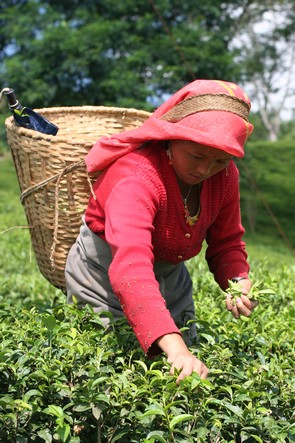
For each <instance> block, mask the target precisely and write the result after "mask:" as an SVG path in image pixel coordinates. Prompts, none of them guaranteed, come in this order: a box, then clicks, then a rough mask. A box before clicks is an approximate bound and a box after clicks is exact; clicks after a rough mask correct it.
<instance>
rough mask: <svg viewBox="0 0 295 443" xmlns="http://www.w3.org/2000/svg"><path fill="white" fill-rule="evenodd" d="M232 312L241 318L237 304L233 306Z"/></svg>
mask: <svg viewBox="0 0 295 443" xmlns="http://www.w3.org/2000/svg"><path fill="white" fill-rule="evenodd" d="M231 313H232V315H233V316H234V317H235V318H240V312H239V310H238V308H237V306H236V305H235V306H233V308H232V310H231Z"/></svg>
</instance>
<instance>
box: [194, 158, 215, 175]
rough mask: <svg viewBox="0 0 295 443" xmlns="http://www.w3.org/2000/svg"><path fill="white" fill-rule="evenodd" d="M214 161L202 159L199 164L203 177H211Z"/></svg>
mask: <svg viewBox="0 0 295 443" xmlns="http://www.w3.org/2000/svg"><path fill="white" fill-rule="evenodd" d="M213 166H214V162H213V161H212V160H209V159H206V160H202V161H201V162H200V163H199V165H198V171H199V173H200V175H202V176H203V177H209V176H210V173H211V171H212V169H213Z"/></svg>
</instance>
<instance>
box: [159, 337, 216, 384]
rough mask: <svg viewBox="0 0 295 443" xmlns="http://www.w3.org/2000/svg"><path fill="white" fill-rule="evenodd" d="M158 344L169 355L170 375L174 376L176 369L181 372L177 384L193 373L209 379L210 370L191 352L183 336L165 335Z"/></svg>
mask: <svg viewBox="0 0 295 443" xmlns="http://www.w3.org/2000/svg"><path fill="white" fill-rule="evenodd" d="M156 342H157V345H158V346H159V347H160V348H161V349H162V350H163V351H164V352H165V354H166V355H167V361H168V363H170V364H171V368H170V374H171V375H173V374H174V371H175V369H177V370H179V371H181V372H180V374H179V376H178V377H177V379H176V383H179V382H180V380H183V379H184V378H185V377H186V376H188V375H191V374H192V373H193V372H196V373H197V374H199V376H200V377H201V378H206V377H207V374H208V368H207V367H206V366H205V365H204V363H203V362H201V360H199V359H198V358H196V357H195V356H194V355H193V354H192V353H191V352H190V351H189V349H188V348H187V346H186V344H185V343H184V341H183V339H182V337H181V335H179V334H175V333H173V334H167V335H163V337H160V338H159V339H158V340H157V341H156Z"/></svg>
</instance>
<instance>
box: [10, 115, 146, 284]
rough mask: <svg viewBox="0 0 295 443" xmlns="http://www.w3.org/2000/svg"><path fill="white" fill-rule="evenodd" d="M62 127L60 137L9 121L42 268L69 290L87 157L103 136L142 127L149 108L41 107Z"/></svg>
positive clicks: (87, 181) (86, 187) (85, 196)
mask: <svg viewBox="0 0 295 443" xmlns="http://www.w3.org/2000/svg"><path fill="white" fill-rule="evenodd" d="M36 111H37V112H39V113H40V114H42V115H43V116H44V117H45V118H47V119H48V120H50V121H52V122H53V123H55V124H56V125H57V126H58V127H59V131H58V134H57V135H56V136H52V135H46V134H41V133H40V132H36V131H32V130H29V129H25V128H22V127H18V126H16V124H15V123H14V120H13V117H9V118H8V119H6V121H5V126H6V133H7V140H8V144H9V147H10V149H11V153H12V157H13V160H14V165H15V169H16V173H17V177H18V181H19V185H20V190H21V201H22V204H23V206H24V210H25V214H26V217H27V220H28V224H29V227H30V234H31V241H32V246H33V250H34V253H35V256H36V260H37V264H38V267H39V269H40V272H41V273H42V274H43V275H44V277H45V278H46V279H47V280H49V282H50V283H51V284H52V285H53V286H55V287H57V288H59V289H61V290H62V291H64V292H65V277H64V268H65V262H66V258H67V255H68V252H69V250H70V248H71V246H72V245H73V243H74V242H75V240H76V238H77V235H78V233H79V229H80V226H81V224H82V215H83V213H84V211H85V209H86V206H87V203H88V200H89V196H90V192H91V183H92V182H94V181H95V179H96V178H97V175H98V174H97V173H96V174H91V175H90V176H89V175H88V174H87V172H86V166H85V163H84V157H85V155H86V154H87V153H88V152H89V150H90V148H91V147H92V145H93V144H94V143H95V141H96V140H97V139H98V138H99V137H100V136H102V135H111V134H114V133H118V132H121V131H125V130H130V129H134V128H137V127H139V126H140V125H141V124H142V123H143V122H144V121H145V120H146V119H147V118H148V117H149V115H150V114H149V113H148V112H145V111H140V110H137V109H131V108H130V109H126V108H112V107H104V106H80V107H59V108H44V109H37V110H36Z"/></svg>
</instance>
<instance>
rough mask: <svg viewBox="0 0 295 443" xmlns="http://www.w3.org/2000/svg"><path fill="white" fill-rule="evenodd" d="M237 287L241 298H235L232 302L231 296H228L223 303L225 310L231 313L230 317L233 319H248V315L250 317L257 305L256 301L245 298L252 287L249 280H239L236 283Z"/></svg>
mask: <svg viewBox="0 0 295 443" xmlns="http://www.w3.org/2000/svg"><path fill="white" fill-rule="evenodd" d="M238 285H239V286H240V287H241V296H240V297H237V298H236V300H234V298H233V296H232V295H231V294H228V295H227V297H226V301H225V304H226V309H227V310H228V311H231V313H232V315H233V316H234V317H235V318H239V317H240V316H241V315H244V316H245V317H249V315H251V312H252V311H253V310H254V309H255V308H256V306H257V305H258V301H257V300H251V299H249V298H248V297H247V294H248V292H249V291H250V289H251V286H252V284H251V282H250V280H248V279H243V280H240V281H239V282H238Z"/></svg>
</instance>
